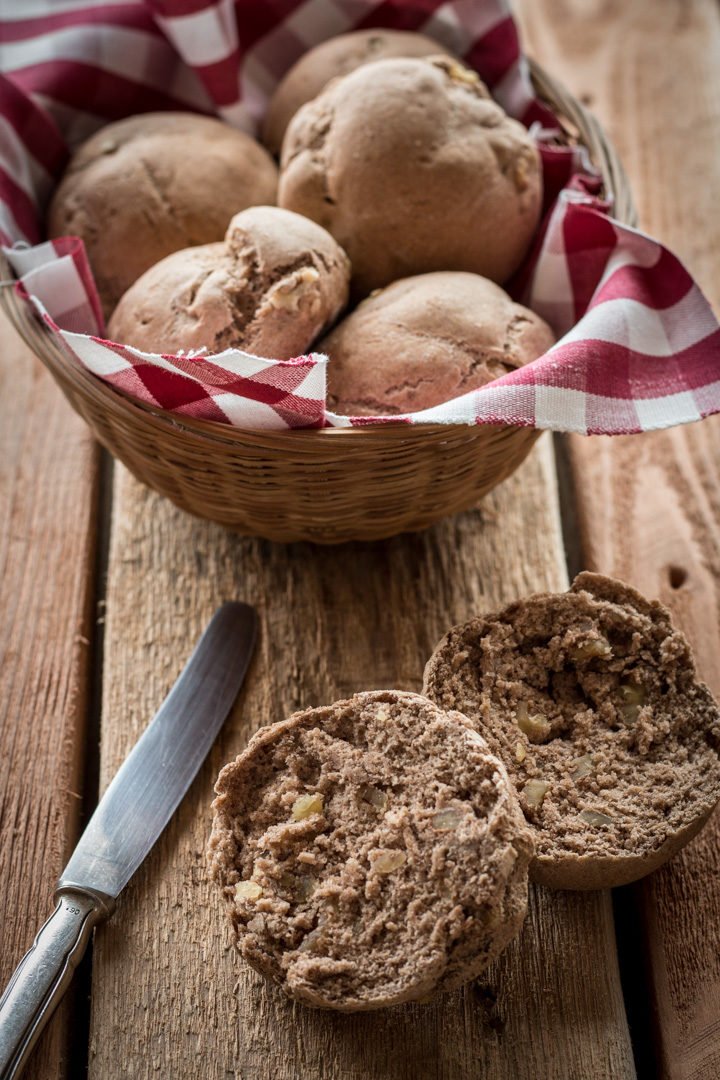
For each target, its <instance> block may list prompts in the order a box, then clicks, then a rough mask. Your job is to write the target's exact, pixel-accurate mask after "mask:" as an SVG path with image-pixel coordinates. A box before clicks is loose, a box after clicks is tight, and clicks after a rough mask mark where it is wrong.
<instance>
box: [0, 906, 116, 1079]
mask: <svg viewBox="0 0 720 1080" xmlns="http://www.w3.org/2000/svg"><path fill="white" fill-rule="evenodd" d="M55 898H56V900H57V907H56V908H55V911H54V912H53V913H52V915H51V916H50V918H49V919H48V921H47V922H46V923H45V925H44V926H43V927H42V929H41V930H40V931H39V932H38V935H37V937H36V938H35V941H34V942H33V944H32V946H31V947H30V949H29V951H28V952H26V953H25V956H24V957H23V958H22V960H21V961H20V963H19V964H18V966H17V968H16V969H15V973H14V974H13V976H12V978H11V979H10V982H9V983H8V985H7V987H6V989H5V992H4V993H3V995H2V998H0V1080H14V1078H15V1077H17V1076H19V1075H20V1073H21V1072H22V1069H23V1067H24V1066H25V1063H26V1061H27V1059H28V1057H29V1056H30V1051H31V1050H32V1048H33V1047H34V1045H35V1043H36V1042H37V1040H38V1038H39V1036H40V1033H41V1032H42V1030H43V1028H44V1027H45V1025H46V1024H47V1022H48V1020H49V1019H50V1017H51V1016H52V1014H53V1012H54V1010H55V1009H56V1007H57V1005H58V1003H59V1001H60V999H61V997H62V996H63V994H64V993H65V991H66V990H67V988H68V986H69V985H70V981H71V979H72V977H73V974H74V972H75V968H76V967H77V966H78V964H79V963H80V960H81V959H82V956H83V954H84V952H85V950H86V948H87V946H88V943H89V941H90V938H91V936H92V932H93V929H94V927H95V926H97V924H98V923H99V922H102V921H103V920H104V919H106V918H107V917H108V916H109V915H111V914H112V911H113V908H114V906H115V902H114V900H113V899H112V897H109V896H106V895H105V894H104V893H96V892H93V891H91V890H89V889H80V888H74V887H73V886H70V885H63V886H61V887H60V888H59V889H58V890H57V892H56V893H55Z"/></svg>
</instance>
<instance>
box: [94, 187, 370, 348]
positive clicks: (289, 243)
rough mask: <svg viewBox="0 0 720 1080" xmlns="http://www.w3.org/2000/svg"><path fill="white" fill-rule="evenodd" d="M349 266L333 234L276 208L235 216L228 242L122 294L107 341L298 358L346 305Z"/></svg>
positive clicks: (188, 256)
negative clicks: (230, 349) (232, 350)
mask: <svg viewBox="0 0 720 1080" xmlns="http://www.w3.org/2000/svg"><path fill="white" fill-rule="evenodd" d="M349 280H350V264H349V262H348V258H347V256H346V254H345V252H344V251H343V250H342V248H340V247H339V246H338V244H336V243H335V241H334V240H333V238H332V236H330V235H329V233H327V232H325V230H324V229H321V228H320V226H319V225H316V224H315V222H313V221H310V220H308V218H304V217H301V216H300V215H299V214H293V213H291V212H290V211H289V210H280V209H279V208H278V207H276V206H254V207H251V208H250V209H249V210H243V212H242V213H240V214H237V215H236V216H235V217H234V218H233V219H232V221H231V222H230V225H229V227H228V230H227V235H226V238H225V242H224V243H221V244H205V245H203V246H201V247H196V248H188V249H187V250H185V251H176V252H175V253H174V254H173V255H168V257H167V258H166V259H163V260H162V261H161V262H159V263H157V265H156V266H153V267H151V269H150V270H148V271H147V272H146V273H145V274H143V275H142V277H141V278H140V279H139V280H138V281H136V282H135V284H134V285H132V286H131V287H130V289H128V291H127V292H126V293H125V295H124V296H123V298H122V299H121V301H120V303H119V304H118V306H117V308H116V309H115V312H114V314H113V316H112V318H111V319H110V323H109V326H108V333H109V335H110V337H111V338H112V340H113V341H117V342H120V343H121V344H123V345H132V346H134V347H135V348H137V349H143V350H145V351H147V352H165V353H176V352H180V351H183V352H202V351H203V350H205V351H207V352H208V353H218V352H222V351H223V350H224V349H229V348H236V349H244V350H245V351H246V352H251V353H254V354H255V355H257V356H263V357H267V358H270V359H275V360H289V359H291V358H292V357H295V356H300V355H302V354H303V353H305V352H306V351H307V350H308V348H309V347H310V345H311V344H312V343H313V341H314V340H315V338H316V337H317V336H318V334H320V333H321V332H322V330H323V329H324V328H325V327H326V326H328V325H329V324H330V323H332V322H333V320H334V319H335V318H336V317H337V315H338V314H339V312H340V311H341V310H342V308H343V307H344V306H345V304H346V303H347V297H348V283H349Z"/></svg>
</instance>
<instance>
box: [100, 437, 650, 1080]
mask: <svg viewBox="0 0 720 1080" xmlns="http://www.w3.org/2000/svg"><path fill="white" fill-rule="evenodd" d="M565 583H566V578H565V564H564V559H563V552H562V544H561V539H560V535H559V520H558V512H557V504H556V496H555V488H554V472H553V464H552V456H551V446H550V443H549V441H548V440H547V439H544V440H543V441H542V446H541V449H540V450H539V451H538V452H535V453H533V455H532V456H531V458H530V459H529V461H528V462H527V463H526V464H525V465H524V466H523V467H522V468H521V470H520V471H519V472H518V473H517V474H516V475H515V476H514V477H513V478H512V479H511V480H509V481H508V482H506V483H505V484H503V485H502V486H501V487H500V488H499V489H497V491H496V492H495V493H493V495H492V496H491V497H489V498H488V499H487V500H486V502H485V503H483V507H482V509H481V510H476V511H473V512H471V513H468V514H464V515H462V516H460V517H457V518H454V519H451V520H449V521H447V522H445V523H444V524H443V525H441V526H438V527H436V528H434V529H432V530H431V531H429V532H426V533H423V534H416V535H408V536H404V537H399V538H396V539H394V540H391V541H387V542H385V543H378V544H375V545H369V544H368V545H360V544H352V545H347V546H342V547H339V548H331V549H321V548H316V547H312V546H309V545H293V546H288V547H283V546H280V545H273V544H269V543H265V542H261V541H254V540H247V539H242V538H240V537H237V536H233V535H231V534H229V533H227V532H224V531H223V530H222V529H220V528H218V527H215V526H212V525H209V524H207V523H203V522H200V521H196V520H193V519H191V518H189V517H187V516H185V515H183V514H182V513H181V512H179V511H177V510H176V509H174V508H173V507H172V506H171V505H170V504H169V503H168V502H166V501H164V500H162V499H160V498H159V497H157V496H156V495H154V494H152V493H151V492H150V491H148V490H146V489H144V488H142V487H141V486H140V485H138V484H137V483H136V482H135V481H134V480H132V478H131V477H130V476H129V475H128V474H127V473H126V472H125V471H124V470H122V469H120V470H119V471H118V476H117V482H116V488H115V512H114V531H113V536H112V545H111V552H110V569H109V579H108V596H107V624H106V631H107V637H106V648H105V657H106V666H105V683H104V704H103V729H102V762H101V773H102V782H103V783H104V784H105V783H107V782H108V780H109V779H110V777H111V776H112V774H113V773H114V771H115V769H116V768H117V767H118V765H119V764H120V762H121V760H122V758H123V756H124V755H125V753H126V752H127V751H128V749H129V748H130V746H131V744H132V743H133V741H134V740H135V738H136V737H137V736H138V734H139V733H140V731H141V730H142V728H143V726H144V724H145V723H146V722H147V720H148V718H149V717H150V716H151V714H152V713H153V711H154V709H155V708H156V707H157V705H158V704H159V702H160V701H161V699H162V697H163V695H164V694H165V693H166V691H167V689H168V687H169V686H170V685H171V683H172V681H173V679H174V678H175V676H176V675H177V673H178V671H179V669H180V667H181V666H182V663H183V661H184V659H185V657H186V656H187V654H188V652H189V650H190V648H191V645H192V643H193V641H194V640H195V638H196V636H197V635H198V633H199V632H200V630H201V628H202V626H203V624H204V623H205V621H206V620H207V619H208V617H209V616H210V614H211V612H212V611H213V609H214V608H215V607H216V605H217V604H219V603H220V602H221V601H223V600H226V599H243V600H246V601H249V602H250V603H253V604H255V605H256V606H257V608H258V610H259V614H260V619H261V633H260V639H259V645H258V649H257V654H256V656H255V659H254V661H253V664H252V666H251V669H250V672H249V676H248V680H247V683H246V686H245V688H244V690H243V692H242V694H241V697H240V699H239V701H238V703H237V706H236V708H235V709H234V711H233V714H232V716H231V718H230V719H229V720H228V722H227V724H226V726H225V729H224V732H223V733H222V735H221V736H220V738H219V740H218V742H217V743H216V745H215V747H214V749H213V751H212V752H211V755H210V760H209V761H208V763H207V764H206V766H205V767H204V769H203V770H202V771H201V773H200V775H199V776H198V778H197V780H196V782H195V784H194V786H193V788H192V789H191V791H190V793H189V795H188V797H187V798H186V800H185V802H184V803H183V805H182V807H181V809H180V812H179V813H178V815H177V816H176V818H175V819H174V820H173V822H172V823H171V825H170V827H169V829H168V831H167V832H166V834H165V835H164V836H163V838H162V839H161V841H160V843H159V844H158V845H157V847H156V849H155V850H154V851H153V853H152V854H151V856H150V858H149V859H148V860H147V862H146V863H145V864H144V866H143V867H142V868H141V869H140V871H139V873H138V875H137V877H136V879H135V880H134V881H133V882H132V883H131V885H130V886H129V888H128V889H127V891H126V893H124V894H123V896H122V897H121V901H120V906H119V910H118V913H117V915H116V917H115V918H114V919H113V920H112V921H111V922H110V923H108V924H107V925H106V926H104V927H103V928H102V929H101V931H100V932H99V933H98V934H97V936H96V942H95V954H94V974H93V1016H92V1024H91V1047H90V1077H91V1080H108V1078H112V1080H114V1078H116V1077H126V1076H127V1077H133V1078H135V1080H143V1078H146V1077H154V1076H157V1075H160V1076H168V1077H172V1078H173V1080H190V1078H194V1077H196V1076H197V1075H201V1076H202V1077H203V1080H220V1078H221V1077H222V1078H225V1077H238V1078H239V1077H242V1078H243V1080H284V1078H287V1080H290V1078H292V1080H316V1078H317V1080H320V1078H322V1080H340V1078H342V1080H345V1078H360V1077H374V1078H375V1077H383V1078H388V1080H390V1078H393V1080H395V1078H397V1080H405V1078H407V1080H410V1078H412V1080H419V1078H424V1077H442V1078H447V1080H461V1078H462V1080H466V1078H468V1077H476V1076H477V1077H479V1076H482V1077H487V1078H488V1080H511V1078H512V1080H531V1078H532V1080H536V1078H537V1077H539V1076H542V1077H543V1078H544V1080H550V1078H555V1080H586V1078H588V1077H593V1078H594V1080H604V1078H607V1080H610V1078H613V1080H622V1078H626V1077H632V1076H634V1067H633V1063H632V1054H631V1049H630V1044H629V1038H628V1032H627V1025H626V1021H625V1014H624V1007H623V1002H622V997H621V991H620V984H619V977H618V970H617V963H616V955H615V941H614V932H613V923H612V908H611V903H610V896H609V894H607V893H605V894H603V893H597V894H587V895H581V894H574V895H573V894H569V893H566V894H561V893H551V892H548V891H544V890H541V889H537V890H535V891H534V893H533V897H532V905H531V906H532V911H531V917H530V918H529V919H528V922H527V923H526V926H525V929H524V931H523V934H522V938H521V940H520V941H519V942H517V943H516V944H515V945H513V946H512V947H511V948H510V949H509V950H508V952H507V953H506V954H505V955H504V956H503V957H502V958H501V960H500V962H499V963H498V964H497V965H496V966H495V968H494V969H493V970H492V971H491V972H490V973H489V975H488V977H487V978H486V979H484V980H482V981H481V982H480V983H479V984H477V985H476V986H474V987H473V988H470V989H467V990H466V991H465V992H462V993H457V994H453V995H450V996H448V997H446V998H445V999H444V1000H443V1001H442V1002H441V1003H440V1004H438V1005H434V1006H429V1005H428V1006H424V1007H421V1006H406V1007H401V1008H396V1009H393V1010H390V1011H386V1012H380V1013H376V1014H365V1015H355V1016H340V1015H333V1014H329V1013H318V1012H314V1011H312V1010H309V1009H305V1008H302V1007H299V1006H293V1005H292V1004H290V1003H289V1001H288V1000H287V999H286V998H285V997H284V996H283V995H282V993H281V992H280V991H279V990H277V989H276V988H274V987H272V986H270V985H269V984H266V983H265V981H264V980H263V979H262V978H261V977H260V976H257V975H255V973H254V972H252V971H251V970H250V969H249V968H248V967H247V966H246V965H245V964H244V963H243V962H242V961H241V960H240V958H239V957H238V956H237V954H236V952H235V950H234V949H233V948H232V947H231V942H230V931H229V925H228V924H227V922H226V916H225V913H224V910H223V905H222V903H221V897H220V895H219V893H218V891H217V889H216V887H215V886H213V885H211V883H210V882H208V880H207V878H206V873H205V867H204V848H205V845H206V842H207V837H208V833H209V826H210V802H211V799H212V785H213V783H214V780H215V777H216V775H217V772H218V770H219V769H220V767H221V766H222V765H223V764H224V763H225V762H226V761H227V760H229V759H231V758H233V757H234V756H235V755H236V754H237V753H238V752H239V751H241V750H242V749H243V747H244V746H245V745H246V743H247V740H248V737H249V735H250V734H251V733H252V732H253V731H254V730H256V729H257V728H258V727H259V726H260V725H262V724H265V723H268V722H271V721H274V720H279V719H281V718H284V717H285V716H287V715H288V714H289V713H290V712H291V711H293V710H294V709H297V708H304V707H306V706H309V705H318V704H322V703H325V702H330V701H332V700H334V699H337V698H339V697H342V696H345V695H348V694H351V693H353V692H355V691H357V690H361V689H369V688H374V687H397V688H401V689H409V690H416V689H418V688H419V687H420V685H421V680H422V670H423V666H424V662H425V660H426V659H427V657H428V655H429V653H430V651H431V650H432V648H433V646H434V645H435V643H436V641H437V640H438V638H439V637H440V636H441V634H442V633H443V632H444V631H445V630H446V629H447V627H448V626H450V625H451V623H453V622H456V621H459V620H463V619H465V618H467V617H469V616H470V615H471V614H473V613H475V612H477V611H479V610H482V609H483V608H485V607H487V605H489V604H493V605H494V604H498V603H501V602H504V601H506V600H509V599H510V598H512V597H515V596H517V595H518V594H521V593H525V592H527V591H530V590H533V589H538V588H561V587H563V586H564V585H565Z"/></svg>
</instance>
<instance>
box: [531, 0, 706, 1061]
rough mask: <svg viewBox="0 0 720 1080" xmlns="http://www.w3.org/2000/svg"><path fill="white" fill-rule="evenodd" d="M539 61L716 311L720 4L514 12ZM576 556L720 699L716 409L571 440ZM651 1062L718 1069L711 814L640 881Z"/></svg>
mask: <svg viewBox="0 0 720 1080" xmlns="http://www.w3.org/2000/svg"><path fill="white" fill-rule="evenodd" d="M521 11H522V13H523V16H524V20H523V21H524V29H525V35H526V38H527V40H528V42H529V44H530V47H531V49H532V52H533V54H534V55H535V56H536V57H537V59H539V60H540V61H541V62H542V63H544V64H546V65H547V66H548V67H549V68H550V69H551V70H552V71H553V72H554V73H555V74H556V75H557V76H558V77H559V78H561V79H562V80H563V81H564V82H565V83H566V85H567V86H569V88H570V89H571V90H573V91H574V92H575V93H576V94H577V95H578V96H581V97H583V98H585V99H586V100H589V101H590V103H591V104H592V107H593V109H594V110H595V111H596V112H597V114H598V115H599V117H600V119H601V120H602V121H603V122H604V123H605V124H606V126H607V128H608V130H609V131H610V132H611V134H612V136H613V138H614V139H615V142H616V144H617V146H618V148H619V150H620V153H621V156H622V158H623V161H624V163H625V166H626V168H627V171H628V174H629V177H630V180H631V183H632V185H633V190H634V193H635V197H636V201H637V204H638V208H639V212H640V223H641V226H642V227H643V228H645V229H647V231H648V232H650V233H652V234H653V235H656V236H658V237H659V238H660V239H662V240H663V241H664V242H665V243H666V244H668V246H670V247H671V248H672V249H673V250H675V251H676V252H677V253H678V254H679V255H681V256H682V257H683V258H684V259H685V261H686V263H687V265H688V266H689V268H690V269H691V270H692V271H693V273H694V274H695V275H696V277H697V279H698V281H699V282H700V284H701V286H702V287H703V288H704V289H705V291H706V293H707V295H708V296H709V298H710V300H711V302H712V303H713V304H714V306H715V310H716V311H720V275H719V274H718V255H717V253H718V250H720V219H719V218H718V213H717V193H718V190H719V189H720V153H719V152H718V147H719V146H720V81H719V80H718V64H719V63H720V8H719V7H718V5H717V3H716V2H715V0H694V2H692V3H670V2H663V3H653V4H648V3H643V2H642V0H637V2H635V3H629V4H625V3H620V2H613V3H609V2H608V3H594V4H587V3H577V2H576V3H567V2H564V0H563V2H560V0H542V2H538V0H533V2H530V0H525V2H524V3H523V4H522V5H521ZM570 456H571V462H572V466H573V474H574V476H573V479H574V487H575V494H576V512H577V515H578V523H579V527H580V534H581V535H580V540H581V548H582V552H583V560H584V563H585V565H586V566H587V567H589V568H592V569H597V570H600V571H602V572H605V573H610V574H616V575H617V576H618V577H621V578H624V579H625V580H627V581H630V582H631V583H632V584H634V585H635V586H637V588H639V589H641V590H642V591H643V592H645V593H647V594H649V595H651V596H657V597H659V598H660V599H662V601H663V602H664V603H666V604H667V605H668V606H669V607H670V608H671V609H672V611H673V613H674V615H675V617H676V619H677V622H678V623H679V625H681V626H682V627H683V628H684V630H685V631H686V633H687V634H688V637H689V638H690V640H691V641H692V642H693V645H694V646H695V650H696V653H697V657H698V663H699V667H700V671H701V673H702V675H703V677H704V678H705V680H706V681H707V682H708V683H709V684H710V686H711V688H712V689H713V691H714V692H715V693H716V694H718V695H720V418H717V417H713V418H712V419H709V420H705V421H703V422H702V423H701V424H694V425H691V426H689V427H685V428H680V429H676V430H674V431H669V432H659V433H656V434H652V435H646V436H643V437H642V438H641V439H638V438H634V437H628V438H618V439H607V438H604V439H592V440H585V439H580V438H577V439H573V440H571V446H570ZM635 899H636V902H637V903H638V905H639V909H640V921H641V922H642V923H643V924H644V926H645V932H646V950H647V969H648V975H649V978H650V986H649V987H648V992H649V994H650V996H651V999H652V1006H653V1008H654V1011H655V1013H656V1019H657V1025H656V1026H657V1030H656V1033H655V1037H656V1046H657V1056H658V1064H659V1066H660V1068H661V1071H662V1073H663V1075H664V1076H666V1077H668V1078H672V1080H690V1078H692V1080H701V1078H702V1080H717V1077H718V1076H720V1008H719V1007H718V1001H719V1000H720V814H719V813H716V814H715V816H714V818H713V819H712V821H711V823H710V825H709V826H708V827H707V828H706V829H705V831H704V832H703V833H702V834H701V836H700V837H698V839H697V840H696V841H695V842H694V843H693V844H691V845H690V846H689V847H688V848H687V849H686V850H685V852H683V854H682V855H680V856H679V857H678V858H676V859H675V860H673V862H672V863H670V864H669V865H668V866H667V867H666V868H665V869H663V870H662V871H661V872H659V873H658V874H655V875H653V876H652V877H650V878H649V879H647V881H646V882H645V883H643V884H642V885H641V886H638V888H637V890H636V897H635Z"/></svg>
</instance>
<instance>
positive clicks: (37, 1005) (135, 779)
mask: <svg viewBox="0 0 720 1080" xmlns="http://www.w3.org/2000/svg"><path fill="white" fill-rule="evenodd" d="M256 627H257V617H256V615H255V611H254V610H253V608H251V607H249V606H248V605H247V604H241V603H228V604H223V606H222V607H220V608H218V610H217V611H216V612H215V614H214V615H213V617H212V619H211V620H210V622H209V624H208V626H207V628H206V630H205V632H204V633H203V635H202V637H201V638H200V640H199V642H198V644H197V646H196V647H195V650H194V652H193V654H192V656H191V657H190V659H189V660H188V662H187V664H186V665H185V667H184V669H183V671H182V673H181V674H180V677H179V678H178V680H177V682H176V683H175V685H174V686H173V688H172V690H171V691H170V693H169V694H168V696H167V697H166V698H165V701H164V702H163V704H162V705H161V706H160V709H159V710H158V712H157V713H156V714H155V717H154V718H153V720H152V721H151V723H150V724H149V725H148V727H147V728H146V729H145V731H144V732H143V734H142V736H141V737H140V739H139V740H138V742H137V743H136V744H135V746H134V747H133V749H132V750H131V752H130V754H129V755H128V757H127V758H126V759H125V761H124V762H123V764H122V765H121V767H120V769H119V771H118V772H117V773H116V775H115V777H114V778H113V780H112V782H111V784H110V786H109V787H108V789H107V791H106V792H105V794H104V795H103V797H102V799H101V801H100V803H99V805H98V807H97V809H96V810H95V813H94V814H93V816H92V818H91V819H90V821H89V822H88V825H87V828H86V829H85V831H84V833H83V834H82V836H81V837H80V840H79V842H78V845H77V847H76V848H75V851H74V852H73V854H72V856H71V857H70V861H69V863H68V864H67V866H66V867H65V870H64V871H63V873H62V875H61V877H60V880H59V882H58V885H57V889H56V890H55V900H56V904H57V906H56V908H55V911H54V912H53V914H52V915H51V916H50V918H49V919H48V921H47V922H46V923H45V925H44V926H43V927H42V929H41V930H40V931H39V933H38V935H37V937H36V938H35V941H34V943H33V945H32V947H31V948H30V950H29V952H27V953H26V954H25V956H24V957H23V959H22V960H21V961H20V964H19V965H18V967H17V969H16V970H15V973H14V975H13V977H12V979H11V980H10V982H9V984H8V986H7V988H6V989H5V992H4V993H3V995H2V998H0V1080H14V1078H15V1077H17V1076H19V1075H20V1072H21V1071H22V1069H23V1067H24V1065H25V1063H26V1061H27V1059H28V1057H29V1055H30V1052H31V1050H32V1048H33V1046H34V1045H35V1043H36V1042H37V1040H38V1037H39V1036H40V1033H41V1032H42V1030H43V1028H44V1027H45V1025H46V1024H47V1022H48V1020H49V1018H50V1016H51V1015H52V1012H53V1010H54V1009H55V1008H56V1006H57V1004H58V1002H59V1001H60V999H61V998H62V996H63V994H64V993H65V991H66V990H67V988H68V986H69V984H70V981H71V979H72V976H73V972H74V971H75V968H76V967H77V965H78V963H79V961H80V959H81V957H82V955H83V953H84V952H85V949H86V948H87V945H88V942H89V941H90V938H91V936H92V932H93V929H94V927H95V926H97V924H98V923H100V922H102V921H103V920H104V919H107V918H108V916H110V915H112V913H113V910H114V908H115V900H116V899H117V897H118V895H119V893H120V892H121V891H122V889H124V888H125V886H126V885H127V883H128V881H129V880H130V878H131V877H132V875H133V874H134V873H135V871H136V870H137V868H138V867H139V866H140V863H141V862H142V861H143V859H144V858H145V856H146V855H147V854H148V852H149V851H150V849H151V848H152V846H153V844H154V843H155V841H156V840H157V839H158V837H159V836H160V834H161V833H162V831H163V829H164V828H165V826H166V825H167V823H168V821H169V820H170V818H171V817H172V815H173V813H174V812H175V810H176V809H177V807H178V805H179V803H180V801H181V800H182V798H183V796H184V795H185V792H186V791H187V789H188V788H189V786H190V784H191V783H192V780H193V778H194V777H195V774H196V773H197V771H198V769H199V768H200V766H201V764H202V763H203V761H204V760H205V756H206V755H207V752H208V750H209V749H210V747H211V746H212V744H213V742H214V741H215V736H216V735H217V733H218V731H219V730H220V728H221V726H222V724H223V721H224V720H225V718H226V716H227V714H228V713H229V711H230V708H231V706H232V703H233V701H234V700H235V697H236V696H237V693H238V691H239V689H240V687H241V685H242V682H243V679H244V677H245V673H246V671H247V668H248V664H249V663H250V658H251V656H252V652H253V648H254V645H255V635H256Z"/></svg>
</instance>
